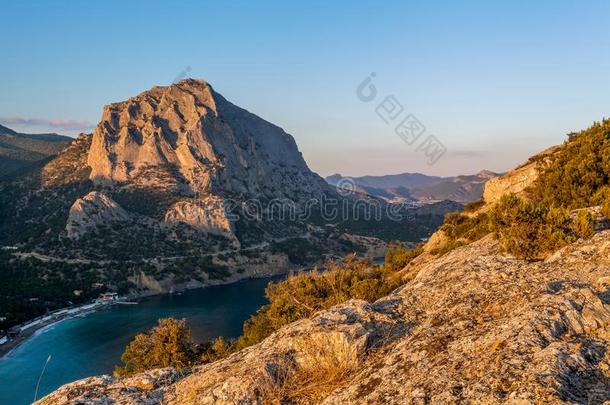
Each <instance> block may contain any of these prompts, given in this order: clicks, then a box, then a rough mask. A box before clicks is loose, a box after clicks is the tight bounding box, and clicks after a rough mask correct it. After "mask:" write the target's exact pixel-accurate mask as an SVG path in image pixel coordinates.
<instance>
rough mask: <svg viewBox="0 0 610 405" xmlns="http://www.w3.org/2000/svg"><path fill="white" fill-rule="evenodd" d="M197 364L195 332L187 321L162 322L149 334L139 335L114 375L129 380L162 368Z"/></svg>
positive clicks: (122, 357)
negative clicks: (133, 375)
mask: <svg viewBox="0 0 610 405" xmlns="http://www.w3.org/2000/svg"><path fill="white" fill-rule="evenodd" d="M194 361H195V352H194V346H193V343H192V341H191V330H190V328H189V326H188V324H187V322H186V320H185V319H182V320H176V319H173V318H165V319H160V320H159V322H158V324H157V326H155V327H154V328H153V329H152V330H151V331H149V332H148V333H141V334H139V335H137V336H136V337H135V338H134V339H133V340H132V341H131V343H129V345H128V346H127V348H126V349H125V352H124V353H123V355H122V356H121V362H122V363H123V365H122V366H117V367H116V368H115V370H114V374H115V376H117V377H125V376H129V375H131V374H134V373H138V372H142V371H146V370H150V369H154V368H161V367H175V368H177V369H182V368H186V367H190V366H191V365H192V364H193V363H194Z"/></svg>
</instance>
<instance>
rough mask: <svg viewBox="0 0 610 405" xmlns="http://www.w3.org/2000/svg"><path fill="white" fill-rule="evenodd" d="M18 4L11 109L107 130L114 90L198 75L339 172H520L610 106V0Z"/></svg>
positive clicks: (8, 4) (8, 58)
mask: <svg viewBox="0 0 610 405" xmlns="http://www.w3.org/2000/svg"><path fill="white" fill-rule="evenodd" d="M0 10H2V11H1V15H2V35H0V89H1V90H0V91H1V93H2V95H1V97H0V123H1V124H5V125H6V126H9V127H11V128H13V129H16V130H18V131H21V132H38V133H39V132H57V133H62V134H67V135H72V136H73V135H76V134H77V133H79V132H81V131H84V132H90V131H91V130H92V127H93V126H94V125H95V124H96V123H97V122H98V121H99V119H100V117H101V113H102V107H103V106H104V105H105V104H107V103H110V102H116V101H121V100H124V99H127V98H129V97H131V96H134V95H136V94H138V93H140V92H142V91H144V90H147V89H149V88H150V87H153V86H156V85H169V84H171V83H172V82H173V81H175V80H176V79H177V78H181V77H186V76H189V77H195V78H203V79H205V80H206V81H208V82H209V83H210V84H212V86H213V87H214V88H215V89H216V91H218V92H219V93H221V94H223V95H224V96H225V97H226V98H227V99H228V100H230V101H232V102H233V103H234V104H237V105H239V106H241V107H243V108H245V109H247V110H249V111H251V112H253V113H255V114H257V115H259V116H260V117H262V118H264V119H266V120H268V121H271V122H273V123H274V124H276V125H279V126H281V127H282V128H284V130H286V131H287V132H288V133H290V134H291V135H292V136H294V138H295V139H296V142H297V144H298V146H299V149H300V150H301V151H302V152H303V155H304V157H305V159H306V161H307V162H308V164H309V166H310V168H312V169H313V170H314V171H316V172H318V173H319V174H321V175H329V174H333V173H341V174H343V175H346V176H360V175H367V174H368V175H383V174H392V173H401V172H421V173H426V174H434V175H457V174H470V173H476V172H478V171H480V170H482V169H488V170H493V171H498V172H502V171H506V170H508V169H510V168H511V167H514V166H517V165H518V164H519V163H520V162H522V161H524V160H526V159H527V157H529V156H531V155H533V154H535V153H536V152H538V151H540V150H542V149H545V148H547V147H549V146H551V145H554V144H558V143H561V142H562V141H563V140H564V139H565V135H566V134H567V133H570V132H572V131H577V130H580V129H583V128H586V127H587V126H589V125H590V124H591V123H592V122H593V121H596V120H601V119H602V118H604V117H605V116H608V111H609V109H610V74H609V73H608V72H610V51H609V50H610V26H609V25H608V21H609V19H610V2H607V1H582V2H577V1H562V0H558V1H544V0H542V1H536V2H531V1H493V2H492V1H461V2H454V1H383V2H380V1H334V2H329V1H315V0H314V1H308V2H289V1H264V0H261V1H224V2H220V1H214V2H211V1H150V0H149V1H135V0H134V1H108V0H106V1H87V2H84V1H76V0H75V1H62V0H56V1H52V2H51V1H27V0H24V1H5V0H0ZM371 74H374V78H372V80H371V82H367V83H366V85H364V87H362V89H365V90H367V91H368V90H370V87H369V86H368V84H370V85H371V86H373V87H374V90H375V98H374V99H373V100H371V101H363V99H366V97H363V96H362V94H363V92H362V91H360V92H358V88H359V86H360V84H361V83H362V82H363V81H364V80H365V79H367V78H370V77H371V76H370V75H371ZM359 94H360V97H359V96H358V95H359ZM392 107H393V109H392ZM398 113H400V114H398ZM407 117H410V118H407ZM403 119H408V120H410V121H408V122H413V119H416V120H417V121H415V122H416V123H417V126H416V127H414V128H417V129H418V130H415V132H411V134H412V136H411V137H405V136H403V137H401V136H399V135H397V133H396V131H395V129H396V127H397V126H399V125H400V123H402V121H403ZM386 121H387V122H386ZM423 128H425V130H423ZM431 136H433V137H434V138H431ZM403 138H405V139H406V140H407V141H408V142H405V139H403ZM430 140H434V142H435V145H436V149H435V150H436V152H437V153H436V154H433V155H432V156H429V155H428V154H426V153H425V152H426V148H424V147H423V146H424V145H426V142H428V141H430ZM442 151H445V152H444V153H442V154H441V152H442Z"/></svg>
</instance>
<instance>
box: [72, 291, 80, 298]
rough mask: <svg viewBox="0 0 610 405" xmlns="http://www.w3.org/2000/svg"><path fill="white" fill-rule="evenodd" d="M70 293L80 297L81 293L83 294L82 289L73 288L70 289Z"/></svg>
mask: <svg viewBox="0 0 610 405" xmlns="http://www.w3.org/2000/svg"><path fill="white" fill-rule="evenodd" d="M72 294H74V295H75V296H77V297H80V296H81V295H83V290H74V291H72Z"/></svg>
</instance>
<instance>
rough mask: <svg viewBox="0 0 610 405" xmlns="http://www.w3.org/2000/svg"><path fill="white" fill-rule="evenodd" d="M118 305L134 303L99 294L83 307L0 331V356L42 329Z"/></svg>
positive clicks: (73, 307)
mask: <svg viewBox="0 0 610 405" xmlns="http://www.w3.org/2000/svg"><path fill="white" fill-rule="evenodd" d="M78 291H79V290H75V291H74V292H73V293H74V295H78ZM120 304H126V305H129V304H135V302H131V301H127V297H125V296H120V295H119V294H118V293H116V292H104V293H101V294H100V295H99V297H98V298H96V299H95V300H93V301H92V302H89V303H87V304H85V305H79V306H71V307H67V308H62V309H58V310H55V311H53V312H50V313H48V314H45V315H43V316H40V317H38V318H34V319H31V320H28V321H27V322H24V323H22V324H20V325H15V326H13V327H11V328H10V329H8V330H6V331H0V356H4V355H6V354H7V353H8V352H9V351H10V350H12V349H13V348H15V347H17V346H18V345H19V344H20V343H22V342H23V341H24V340H26V339H27V338H29V337H30V336H32V335H33V334H34V333H36V332H37V331H39V330H41V329H42V328H45V327H47V326H50V325H52V324H54V323H57V322H60V321H63V320H65V319H68V318H74V317H77V316H85V315H87V314H90V313H92V312H94V311H98V310H100V309H103V308H106V307H109V306H111V305H120ZM0 319H1V318H0Z"/></svg>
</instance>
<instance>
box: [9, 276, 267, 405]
mask: <svg viewBox="0 0 610 405" xmlns="http://www.w3.org/2000/svg"><path fill="white" fill-rule="evenodd" d="M268 282H269V279H257V280H247V281H242V282H239V283H235V284H231V285H226V286H217V287H209V288H204V289H198V290H191V291H187V292H184V293H183V294H182V295H166V296H158V297H151V298H148V299H146V300H144V301H143V302H141V303H140V304H138V305H123V306H114V307H113V308H111V309H108V310H104V311H101V312H96V313H93V314H90V315H87V316H85V317H82V318H73V319H67V320H64V321H62V322H59V323H57V324H55V325H52V326H50V327H49V328H48V329H46V330H42V331H39V332H38V333H37V334H36V335H35V336H33V337H32V338H30V339H29V340H28V341H26V342H25V343H23V344H22V345H21V346H19V347H18V348H17V349H15V350H13V351H12V352H11V353H10V354H9V355H8V356H6V357H5V358H4V359H2V360H0V404H7V405H9V404H10V405H20V404H29V403H31V402H32V400H33V398H34V391H35V388H36V382H37V380H38V377H39V375H40V373H41V371H42V368H43V366H44V363H45V360H46V359H47V357H48V356H49V355H51V356H52V358H51V361H50V362H49V364H48V366H47V369H46V372H45V374H44V376H43V380H42V382H41V384H40V390H39V396H38V398H40V397H41V396H43V395H45V394H47V393H49V392H51V391H53V390H54V389H56V388H57V387H59V386H60V385H62V384H65V383H67V382H71V381H74V380H77V379H80V378H83V377H88V376H91V375H96V374H103V373H110V372H112V370H113V369H114V366H115V365H116V364H117V363H118V362H119V360H120V357H121V353H122V352H123V349H124V348H125V346H126V345H127V343H129V341H130V340H131V339H132V338H133V337H134V336H135V335H136V334H138V333H140V332H142V331H146V330H148V329H149V328H150V327H152V326H154V325H155V324H156V322H157V319H159V318H163V317H169V316H171V317H175V318H187V319H188V320H189V322H190V324H191V326H192V328H193V338H194V340H195V341H205V340H211V339H213V338H215V337H217V336H220V335H222V336H230V337H237V336H239V335H240V334H241V327H242V324H243V321H244V320H246V319H247V318H248V317H249V316H250V315H251V314H253V313H254V312H255V311H256V310H257V309H258V308H259V307H260V306H261V305H263V304H264V303H265V302H266V300H265V298H264V289H265V286H266V285H267V283H268Z"/></svg>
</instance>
